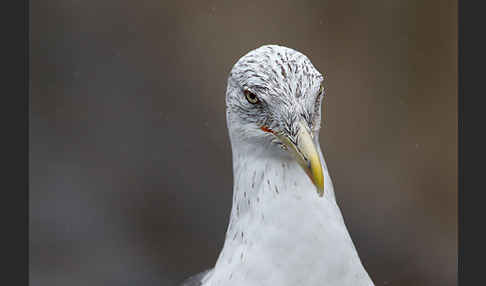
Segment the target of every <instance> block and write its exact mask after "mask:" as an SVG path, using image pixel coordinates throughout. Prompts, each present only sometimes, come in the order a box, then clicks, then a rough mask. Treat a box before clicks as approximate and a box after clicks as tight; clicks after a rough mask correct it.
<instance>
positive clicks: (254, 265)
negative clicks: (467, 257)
mask: <svg viewBox="0 0 486 286" xmlns="http://www.w3.org/2000/svg"><path fill="white" fill-rule="evenodd" d="M323 79H324V78H323V76H322V74H321V73H320V72H319V71H318V70H317V69H316V68H315V67H314V66H313V65H312V63H311V62H310V60H309V59H308V58H307V57H306V56H305V55H304V54H302V53H300V52H298V51H296V50H293V49H290V48H287V47H283V46H279V45H265V46H262V47H259V48H257V49H255V50H252V51H250V52H248V53H247V54H246V55H244V56H243V57H242V58H240V59H239V60H238V61H237V62H236V64H235V65H234V66H233V68H232V69H231V72H230V74H229V77H228V82H227V90H226V121H227V127H228V131H229V138H230V142H231V148H232V155H233V205H232V210H231V215H230V219H229V224H228V228H227V232H226V239H225V242H224V246H223V249H222V251H221V252H220V254H219V257H218V259H217V261H216V264H215V266H214V267H213V268H212V269H209V270H206V271H204V272H201V273H199V274H197V275H194V276H192V277H190V278H189V279H187V280H185V281H184V282H183V283H182V286H227V285H231V286H270V285H271V286H274V285H278V286H314V285H316V286H317V285H319V286H322V285H324V286H333V285H338V286H344V285H350V286H351V285H352V286H361V285H374V284H373V282H372V280H371V279H370V277H369V275H368V273H367V272H366V270H365V268H364V267H363V265H362V263H361V260H360V258H359V256H358V253H357V251H356V248H355V246H354V244H353V241H352V239H351V237H350V235H349V232H348V230H347V228H346V225H345V222H344V219H343V216H342V214H341V211H340V209H339V206H338V204H337V202H336V198H335V195H334V187H333V184H332V181H331V178H330V175H329V171H328V168H327V165H326V163H325V160H324V156H323V153H322V150H321V147H320V145H319V130H320V125H321V103H322V101H323V97H324V95H325V92H324V82H323Z"/></svg>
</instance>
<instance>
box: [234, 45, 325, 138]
mask: <svg viewBox="0 0 486 286" xmlns="http://www.w3.org/2000/svg"><path fill="white" fill-rule="evenodd" d="M322 84H323V76H322V75H321V73H319V71H317V69H316V68H315V67H314V66H313V65H312V63H311V62H310V60H309V59H308V58H307V57H306V56H305V55H303V54H302V53H300V52H298V51H295V50H293V49H290V48H286V47H282V46H277V45H265V46H262V47H260V48H257V49H255V50H252V51H250V52H249V53H247V54H246V55H245V56H243V57H242V58H240V59H239V60H238V62H236V64H235V65H234V66H233V68H232V70H231V72H230V75H229V78H228V88H227V92H226V106H227V118H228V126H229V127H230V133H233V134H232V137H234V136H235V135H237V136H239V137H240V139H241V140H243V141H244V140H251V139H252V138H253V139H254V137H261V136H262V135H264V134H263V133H262V132H261V130H260V129H261V128H262V127H266V128H268V129H270V130H274V131H276V132H285V133H287V134H289V135H295V134H296V133H297V132H298V128H299V127H298V125H297V124H296V123H297V121H298V120H299V119H304V120H305V121H306V122H307V123H308V126H309V129H310V130H312V133H313V135H315V136H318V133H319V128H320V121H321V111H320V110H321V108H320V107H321V101H322V97H323V92H322V88H321V87H322ZM245 90H247V91H249V92H251V93H253V94H254V95H256V96H257V97H258V99H259V100H260V103H259V104H251V103H249V102H248V100H247V99H246V98H245ZM232 131H234V132H232Z"/></svg>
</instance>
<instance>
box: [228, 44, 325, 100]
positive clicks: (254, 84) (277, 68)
mask: <svg viewBox="0 0 486 286" xmlns="http://www.w3.org/2000/svg"><path fill="white" fill-rule="evenodd" d="M230 76H231V77H232V78H233V79H234V80H236V82H238V83H239V85H241V86H242V87H243V88H248V89H250V90H252V91H254V92H259V93H264V94H265V95H267V96H278V97H281V96H284V95H293V96H295V97H300V96H305V93H306V91H307V90H309V89H312V88H315V87H316V86H319V84H320V82H321V81H322V75H321V74H320V73H319V71H317V69H316V68H315V67H314V66H313V65H312V63H311V62H310V60H309V59H308V58H307V57H306V56H305V55H304V54H302V53H300V52H298V51H295V50H293V49H290V48H286V47H282V46H276V45H267V46H262V47H260V48H258V49H255V50H253V51H250V52H249V53H247V54H246V55H244V56H243V57H242V58H241V59H240V60H238V62H237V63H236V64H235V65H234V67H233V69H232V70H231V74H230Z"/></svg>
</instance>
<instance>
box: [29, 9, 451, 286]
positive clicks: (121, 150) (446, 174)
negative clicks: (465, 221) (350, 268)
mask: <svg viewBox="0 0 486 286" xmlns="http://www.w3.org/2000/svg"><path fill="white" fill-rule="evenodd" d="M456 12H457V1H450V0H446V1H439V0H433V1H419V0H412V1H405V0H387V1H376V0H372V1H272V2H266V1H171V2H164V1H160V0H142V1H120V0H104V1H93V0H91V1H81V0H70V1H68V0H65V1H60V0H56V1H55V0H46V1H39V0H37V1H31V119H30V282H31V285H32V286H41V285H42V286H44V285H45V286H57V285H62V286H65V285H69V286H77V285H83V286H84V285H95V286H97V285H117V286H120V285H176V284H177V283H178V282H180V281H181V280H183V279H184V278H186V277H187V276H189V275H192V274H195V273H196V272H198V271H202V270H204V269H206V268H209V267H212V266H213V264H214V262H215V261H216V258H217V255H218V253H219V250H220V248H221V247H222V245H223V241H224V236H225V232H226V226H227V225H226V224H227V222H228V217H229V212H230V209H231V198H232V193H231V192H232V169H231V152H230V145H229V142H228V137H227V130H226V122H225V112H224V108H225V103H224V93H225V88H226V79H227V75H228V72H229V70H230V69H231V67H232V65H233V64H234V63H235V62H236V60H238V58H239V57H241V56H242V55H243V54H245V53H246V52H248V51H249V50H251V49H254V48H257V47H259V46H261V45H263V44H270V43H275V44H281V45H285V46H288V47H291V48H294V49H297V50H299V51H301V52H303V53H304V54H306V55H307V56H308V57H309V58H310V59H311V61H312V62H313V63H314V65H315V66H316V67H317V68H318V69H319V70H320V71H321V72H322V73H323V74H325V78H326V80H327V86H326V89H327V95H328V96H327V98H326V100H325V102H324V112H325V115H324V116H323V120H324V122H323V127H322V130H321V137H320V138H321V146H322V148H323V151H324V152H325V154H326V159H327V164H328V166H329V168H330V171H331V176H332V178H333V181H334V185H335V188H336V195H337V198H338V201H339V203H340V206H341V209H342V211H343V215H344V217H345V220H346V222H347V225H348V228H349V231H350V233H351V235H352V237H353V239H354V241H355V244H356V247H357V248H358V252H359V254H360V257H361V259H362V261H363V264H364V265H365V267H366V269H367V270H368V272H369V273H370V275H371V277H372V278H373V280H374V281H375V283H376V285H456V277H457V274H456V267H457V258H456V256H457V219H456V213H457V166H456V165H457V150H456V149H457V123H456V122H457V92H456V89H457V72H456V68H457V58H456V52H457V44H456V42H457V29H456V22H457V13H456Z"/></svg>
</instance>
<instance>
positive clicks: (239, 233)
mask: <svg viewBox="0 0 486 286" xmlns="http://www.w3.org/2000/svg"><path fill="white" fill-rule="evenodd" d="M237 147H238V148H235V146H233V174H234V178H233V179H234V186H233V206H232V211H231V218H230V222H229V225H228V229H227V233H226V240H225V244H224V247H223V250H222V251H221V253H220V256H219V258H218V261H217V263H216V266H215V269H214V273H213V275H212V276H213V277H212V278H211V280H210V281H208V284H205V285H216V284H213V282H215V281H223V282H221V283H222V285H257V283H256V281H259V282H258V283H263V282H261V281H267V282H265V283H263V284H258V285H316V284H315V283H313V282H312V281H319V280H315V279H324V278H325V279H331V280H332V279H337V280H336V281H337V283H338V284H332V285H347V284H339V283H340V282H339V281H341V280H339V279H342V278H341V277H340V276H339V277H338V276H336V277H334V276H333V275H334V274H333V273H334V272H335V271H336V272H339V271H341V272H339V273H342V271H350V273H351V272H352V273H353V275H354V274H355V273H354V272H353V271H356V275H357V276H356V277H361V276H362V277H364V278H363V279H369V278H367V274H366V272H365V271H364V269H362V266H361V262H360V260H359V258H358V255H357V253H356V250H355V248H354V245H353V243H352V241H351V238H350V236H349V234H348V231H347V229H346V227H345V225H344V221H343V218H342V215H341V212H340V210H339V207H338V206H337V204H336V201H335V198H334V191H333V186H332V182H331V179H330V177H329V173H328V171H327V168H326V164H325V163H324V158H323V157H322V153H321V151H320V150H319V152H320V153H321V154H320V155H321V160H322V163H323V164H322V165H323V173H324V182H325V187H324V197H319V196H318V194H317V192H316V189H315V186H314V185H313V184H312V182H311V181H310V179H309V178H308V177H307V175H306V174H305V172H304V171H303V170H302V169H301V167H300V166H299V165H298V164H297V163H296V162H294V161H293V160H291V159H285V158H284V157H278V156H274V155H275V154H272V155H269V156H267V155H265V154H268V152H265V151H262V152H258V151H259V150H254V149H253V150H251V148H250V149H246V148H241V146H237ZM235 149H236V150H235ZM260 151H261V150H260ZM326 256H328V259H326ZM350 263H353V264H356V265H357V267H356V269H351V268H349V265H352V264H350ZM313 270H315V271H316V272H315V273H316V276H314V277H309V276H308V273H313ZM269 273H272V275H274V276H272V277H273V278H272V277H270V276H268V275H269ZM287 273H288V275H287ZM290 273H291V275H290ZM326 275H327V276H326ZM269 277H270V278H269ZM278 277H286V279H287V280H286V281H285V282H282V281H280V280H278V279H279V278H278ZM265 279H267V280H265ZM294 279H297V280H294ZM309 279H310V280H309ZM360 279H361V278H360ZM224 281H226V283H229V284H225V283H224ZM299 281H308V282H309V283H303V284H300V282H299ZM270 282H271V283H270ZM341 282H342V281H341ZM216 283H219V282H216ZM254 283H255V284H254ZM354 285H362V284H360V283H358V284H354ZM364 285H369V284H364Z"/></svg>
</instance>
